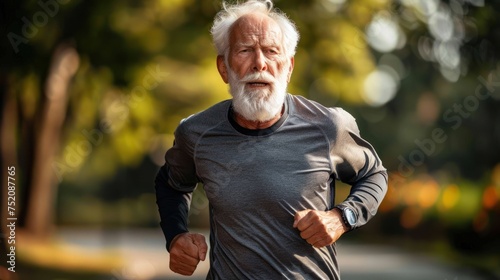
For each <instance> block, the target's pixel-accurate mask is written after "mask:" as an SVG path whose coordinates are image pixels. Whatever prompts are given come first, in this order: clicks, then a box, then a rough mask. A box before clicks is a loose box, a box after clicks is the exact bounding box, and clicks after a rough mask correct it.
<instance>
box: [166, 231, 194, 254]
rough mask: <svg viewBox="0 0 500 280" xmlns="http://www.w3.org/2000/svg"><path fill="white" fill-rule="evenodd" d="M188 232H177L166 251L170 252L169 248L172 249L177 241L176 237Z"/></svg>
mask: <svg viewBox="0 0 500 280" xmlns="http://www.w3.org/2000/svg"><path fill="white" fill-rule="evenodd" d="M187 233H189V232H182V233H179V234H177V235H176V236H175V237H174V238H173V239H172V241H170V247H169V248H168V251H169V252H170V250H171V249H172V247H173V246H174V244H175V242H176V241H177V239H179V237H181V236H183V235H184V234H187Z"/></svg>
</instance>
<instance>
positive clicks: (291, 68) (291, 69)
mask: <svg viewBox="0 0 500 280" xmlns="http://www.w3.org/2000/svg"><path fill="white" fill-rule="evenodd" d="M294 64H295V58H294V57H293V56H292V57H291V58H290V66H289V67H288V75H287V77H286V82H287V83H290V77H292V72H293V66H294Z"/></svg>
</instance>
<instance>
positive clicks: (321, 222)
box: [293, 209, 348, 248]
mask: <svg viewBox="0 0 500 280" xmlns="http://www.w3.org/2000/svg"><path fill="white" fill-rule="evenodd" d="M293 227H294V228H297V229H298V230H299V231H300V237H302V238H304V239H305V240H306V241H307V243H309V244H311V245H312V246H314V247H316V248H321V247H324V246H328V245H331V244H333V243H334V242H335V241H337V240H338V239H339V238H340V236H341V235H342V234H344V233H345V232H347V231H348V228H347V226H346V225H344V222H343V221H342V214H341V213H340V211H339V210H337V209H333V210H330V211H317V210H311V209H307V210H303V211H298V212H297V213H295V220H294V223H293Z"/></svg>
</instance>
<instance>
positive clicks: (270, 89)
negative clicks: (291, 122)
mask: <svg viewBox="0 0 500 280" xmlns="http://www.w3.org/2000/svg"><path fill="white" fill-rule="evenodd" d="M282 37H283V35H282V33H281V29H280V28H279V26H278V25H277V24H276V22H274V21H273V20H272V19H270V18H269V17H267V16H266V15H262V14H252V15H247V16H244V17H242V18H240V19H239V20H238V21H236V22H235V24H234V26H233V28H232V29H231V33H230V39H229V40H230V41H229V42H230V49H229V53H228V57H227V60H226V61H224V65H222V66H221V65H220V63H221V61H218V64H219V65H218V66H219V71H220V70H221V69H220V68H221V67H223V68H224V69H223V71H221V75H222V78H223V79H224V81H226V82H228V83H229V86H230V91H231V94H232V95H233V106H234V108H235V110H236V112H238V113H239V114H241V115H242V116H243V117H245V118H246V119H248V120H253V121H266V120H269V119H271V118H273V117H274V116H275V115H276V114H278V113H279V111H280V109H281V107H282V105H283V102H284V98H285V95H286V86H287V84H288V81H289V78H290V74H291V72H292V69H293V59H291V58H287V57H286V55H285V53H284V49H283V45H282V42H283V40H282ZM219 60H222V58H219ZM226 63H227V65H228V66H229V67H226Z"/></svg>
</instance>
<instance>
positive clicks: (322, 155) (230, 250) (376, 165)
mask: <svg viewBox="0 0 500 280" xmlns="http://www.w3.org/2000/svg"><path fill="white" fill-rule="evenodd" d="M231 110H232V109H231V101H230V100H227V101H223V102H221V103H218V104H216V105H214V106H212V107H211V108H209V109H207V110H205V111H203V112H200V113H198V114H195V115H193V116H191V117H189V118H187V119H185V120H183V121H182V122H181V124H180V125H179V127H178V128H177V130H176V133H175V144H174V146H173V147H172V148H171V149H169V150H168V151H167V153H166V155H165V159H166V163H165V165H164V166H163V167H162V168H161V169H160V172H159V173H158V176H157V179H156V190H157V203H158V207H159V211H160V217H161V220H162V221H161V226H162V229H163V231H164V233H165V236H166V239H167V246H169V245H170V242H171V240H172V239H173V237H174V236H175V235H177V234H178V233H181V232H185V231H187V226H186V224H187V222H186V220H187V211H188V203H189V201H190V194H191V193H192V191H193V190H194V188H195V187H196V185H197V183H198V182H201V183H203V187H204V189H205V192H206V194H207V197H208V200H209V202H210V219H211V221H210V222H211V223H210V224H211V228H210V242H211V249H210V271H209V274H208V276H207V279H339V278H340V276H339V270H338V265H337V261H336V252H335V245H331V246H326V247H323V248H314V247H312V246H311V245H310V244H308V243H307V242H306V241H305V240H304V239H302V238H301V237H300V233H299V231H298V230H297V229H295V228H293V221H294V215H295V212H297V211H300V210H305V209H315V210H324V211H326V210H330V209H332V208H333V206H334V205H333V201H334V195H335V183H334V182H335V180H341V181H343V182H345V183H348V184H350V185H352V188H351V192H350V195H349V196H348V198H347V199H346V200H345V201H344V202H342V204H345V205H349V206H350V207H351V208H353V209H354V210H355V211H356V213H357V215H358V222H357V224H356V225H355V226H354V228H357V227H360V226H362V225H364V224H365V223H366V222H368V220H369V219H370V218H372V217H373V216H374V215H375V213H376V211H377V208H378V206H379V205H380V203H381V201H382V199H383V197H384V195H385V193H386V190H387V173H386V170H385V169H384V167H383V166H382V163H381V161H380V159H379V157H378V156H377V154H376V152H375V150H374V149H373V147H372V146H371V145H370V144H369V143H368V142H366V141H365V140H363V139H362V138H361V137H360V135H359V131H358V127H357V125H356V122H355V120H354V118H353V117H352V116H351V115H350V114H348V113H347V112H346V111H344V110H342V109H339V108H326V107H324V106H322V105H320V104H318V103H316V102H314V101H310V100H307V99H305V98H303V97H300V96H294V95H290V94H288V95H287V97H286V101H285V111H284V114H283V116H282V117H281V119H280V120H279V121H278V122H277V123H276V124H274V125H273V126H272V127H270V128H267V129H262V130H248V129H245V128H243V127H241V126H239V125H238V124H237V123H236V122H235V121H234V120H233V119H232V113H231ZM167 248H168V247H167Z"/></svg>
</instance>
